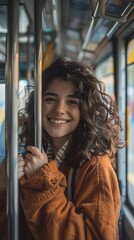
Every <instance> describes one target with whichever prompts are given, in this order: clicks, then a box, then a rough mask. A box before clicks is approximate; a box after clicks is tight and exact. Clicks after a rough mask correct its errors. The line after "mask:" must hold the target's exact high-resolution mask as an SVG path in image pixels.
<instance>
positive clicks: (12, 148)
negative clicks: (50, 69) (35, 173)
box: [6, 0, 19, 240]
mask: <svg viewBox="0 0 134 240" xmlns="http://www.w3.org/2000/svg"><path fill="white" fill-rule="evenodd" d="M18 13H19V1H18V0H12V1H11V0H8V36H7V66H6V67H7V69H6V74H7V75H6V81H7V88H6V96H7V109H6V111H7V114H6V125H7V168H8V171H7V184H8V186H7V200H8V219H9V221H8V235H9V238H8V239H10V240H18V222H19V221H18V113H17V112H18V22H19V16H18Z"/></svg>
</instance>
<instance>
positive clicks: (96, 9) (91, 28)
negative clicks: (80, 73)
mask: <svg viewBox="0 0 134 240" xmlns="http://www.w3.org/2000/svg"><path fill="white" fill-rule="evenodd" d="M98 9H99V0H98V2H97V4H96V8H95V11H94V14H93V17H92V20H91V23H90V26H89V29H88V31H87V34H86V37H85V40H84V42H83V45H82V50H81V51H80V53H79V56H78V60H79V61H82V59H83V57H84V51H83V49H84V50H85V49H87V46H88V43H89V40H90V38H91V34H92V30H93V27H94V24H95V22H96V17H97V14H98Z"/></svg>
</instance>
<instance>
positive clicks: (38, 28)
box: [34, 0, 42, 149]
mask: <svg viewBox="0 0 134 240" xmlns="http://www.w3.org/2000/svg"><path fill="white" fill-rule="evenodd" d="M34 42H35V87H34V89H35V90H34V121H35V146H36V147H38V148H39V149H41V148H42V1H41V0H38V1H37V0H35V1H34Z"/></svg>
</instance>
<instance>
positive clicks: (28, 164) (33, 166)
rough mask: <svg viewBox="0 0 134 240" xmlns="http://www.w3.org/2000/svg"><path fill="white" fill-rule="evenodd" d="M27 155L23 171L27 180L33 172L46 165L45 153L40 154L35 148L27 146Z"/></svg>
mask: <svg viewBox="0 0 134 240" xmlns="http://www.w3.org/2000/svg"><path fill="white" fill-rule="evenodd" d="M27 150H28V151H29V153H27V154H26V159H25V167H24V171H25V174H26V177H27V178H29V177H30V176H31V175H32V174H33V173H34V172H36V171H38V169H40V168H41V167H43V166H44V165H45V164H47V163H48V158H47V155H46V154H45V152H44V151H43V152H41V151H40V150H39V149H38V148H37V147H34V146H28V147H27Z"/></svg>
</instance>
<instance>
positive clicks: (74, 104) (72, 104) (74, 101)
mask: <svg viewBox="0 0 134 240" xmlns="http://www.w3.org/2000/svg"><path fill="white" fill-rule="evenodd" d="M67 103H68V104H69V105H71V106H78V105H79V101H77V100H69V101H68V102H67Z"/></svg>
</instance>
